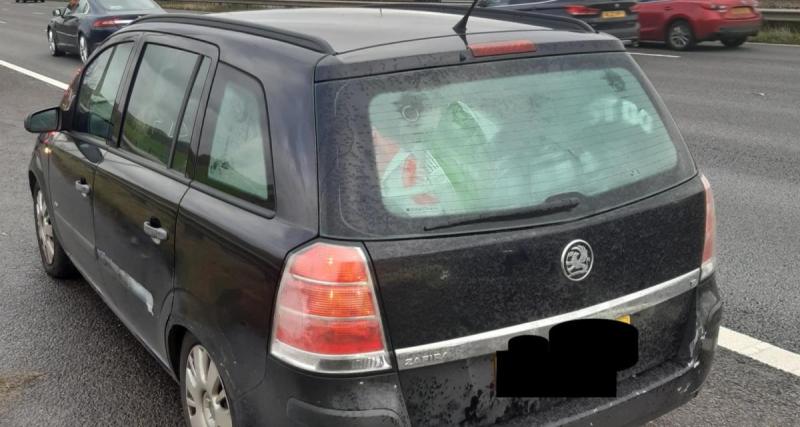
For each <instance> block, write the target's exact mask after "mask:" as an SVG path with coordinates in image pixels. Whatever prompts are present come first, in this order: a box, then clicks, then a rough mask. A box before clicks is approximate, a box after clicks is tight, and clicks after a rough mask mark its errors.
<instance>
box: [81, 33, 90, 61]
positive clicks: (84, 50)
mask: <svg viewBox="0 0 800 427" xmlns="http://www.w3.org/2000/svg"><path fill="white" fill-rule="evenodd" d="M78 52H80V55H81V62H83V63H84V64H85V63H86V61H88V60H89V55H91V54H92V52H91V51H90V50H89V42H88V41H87V40H86V37H84V36H83V34H81V35H80V36H78Z"/></svg>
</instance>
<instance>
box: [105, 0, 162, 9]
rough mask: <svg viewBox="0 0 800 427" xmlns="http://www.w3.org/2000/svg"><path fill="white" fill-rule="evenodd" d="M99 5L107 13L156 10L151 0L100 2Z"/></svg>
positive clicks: (110, 0)
mask: <svg viewBox="0 0 800 427" xmlns="http://www.w3.org/2000/svg"><path fill="white" fill-rule="evenodd" d="M100 5H101V6H102V7H103V9H105V10H108V11H112V12H115V11H120V10H148V9H158V7H159V6H158V5H157V4H156V3H155V2H153V1H152V0H100Z"/></svg>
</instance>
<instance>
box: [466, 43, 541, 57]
mask: <svg viewBox="0 0 800 427" xmlns="http://www.w3.org/2000/svg"><path fill="white" fill-rule="evenodd" d="M468 47H469V51H470V52H472V56H474V57H476V58H478V57H481V56H495V55H510V54H513V53H526V52H536V45H535V44H534V43H533V42H532V41H530V40H511V41H504V42H493V43H473V44H470V45H469V46H468Z"/></svg>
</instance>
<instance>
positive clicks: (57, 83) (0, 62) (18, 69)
mask: <svg viewBox="0 0 800 427" xmlns="http://www.w3.org/2000/svg"><path fill="white" fill-rule="evenodd" d="M0 66H3V67H6V68H9V69H12V70H14V71H16V72H18V73H22V74H25V75H26V76H28V77H33V78H34V79H36V80H39V81H43V82H45V83H47V84H49V85H53V86H55V87H57V88H59V89H66V88H67V87H69V85H68V84H66V83H62V82H60V81H58V80H56V79H51V78H50V77H47V76H43V75H41V74H39V73H37V72H35V71H31V70H28V69H26V68H22V67H20V66H19V65H14V64H12V63H10V62H6V61H3V60H2V59H0Z"/></svg>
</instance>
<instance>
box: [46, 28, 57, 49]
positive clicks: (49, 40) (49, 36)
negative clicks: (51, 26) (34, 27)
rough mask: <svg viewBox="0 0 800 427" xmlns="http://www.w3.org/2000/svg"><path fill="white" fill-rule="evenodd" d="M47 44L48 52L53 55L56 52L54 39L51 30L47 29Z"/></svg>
mask: <svg viewBox="0 0 800 427" xmlns="http://www.w3.org/2000/svg"><path fill="white" fill-rule="evenodd" d="M47 45H48V47H49V48H50V54H51V55H55V53H56V41H55V39H54V38H53V31H51V30H47Z"/></svg>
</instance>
